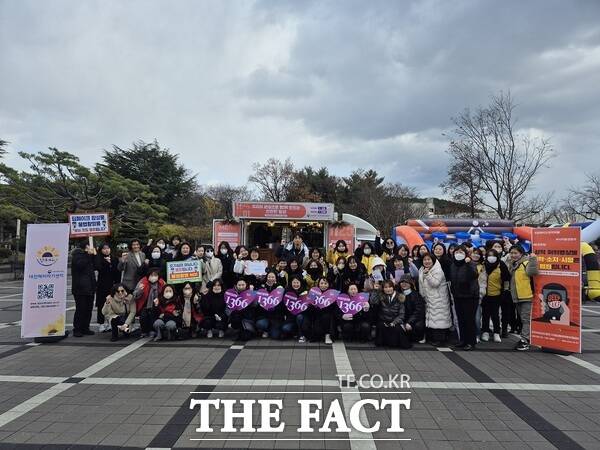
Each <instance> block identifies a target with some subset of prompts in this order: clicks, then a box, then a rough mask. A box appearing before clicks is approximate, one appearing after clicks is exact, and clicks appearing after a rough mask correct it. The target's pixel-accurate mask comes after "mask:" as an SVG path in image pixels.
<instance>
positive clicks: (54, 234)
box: [21, 223, 70, 338]
mask: <svg viewBox="0 0 600 450" xmlns="http://www.w3.org/2000/svg"><path fill="white" fill-rule="evenodd" d="M69 230H70V227H69V224H68V223H52V224H31V225H27V245H26V247H25V272H24V276H23V308H22V312H21V337H22V338H35V337H42V336H64V334H65V315H66V308H67V259H68V252H69Z"/></svg>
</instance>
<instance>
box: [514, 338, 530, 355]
mask: <svg viewBox="0 0 600 450" xmlns="http://www.w3.org/2000/svg"><path fill="white" fill-rule="evenodd" d="M515 350H518V351H521V352H523V351H527V350H529V342H527V341H526V340H524V339H521V340H520V341H519V342H517V345H515Z"/></svg>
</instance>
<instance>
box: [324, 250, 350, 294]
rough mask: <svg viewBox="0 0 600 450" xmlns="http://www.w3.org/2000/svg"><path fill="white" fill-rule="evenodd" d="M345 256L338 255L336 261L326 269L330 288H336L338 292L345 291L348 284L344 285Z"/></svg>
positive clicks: (345, 276)
mask: <svg viewBox="0 0 600 450" xmlns="http://www.w3.org/2000/svg"><path fill="white" fill-rule="evenodd" d="M346 265H347V263H346V258H345V257H344V256H340V257H339V258H338V259H337V260H336V261H335V265H334V266H332V267H330V268H329V270H328V271H327V281H329V284H330V286H331V288H332V289H336V290H338V291H340V292H345V291H347V290H348V286H349V284H348V286H346V285H345V282H346V279H347V275H346V272H347V270H346Z"/></svg>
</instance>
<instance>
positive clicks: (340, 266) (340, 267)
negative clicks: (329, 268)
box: [337, 264, 346, 270]
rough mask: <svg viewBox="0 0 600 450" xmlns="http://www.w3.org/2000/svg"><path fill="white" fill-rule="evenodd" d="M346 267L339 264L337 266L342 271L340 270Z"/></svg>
mask: <svg viewBox="0 0 600 450" xmlns="http://www.w3.org/2000/svg"><path fill="white" fill-rule="evenodd" d="M344 267H346V266H345V265H344V264H338V265H337V268H338V269H340V270H343V269H344Z"/></svg>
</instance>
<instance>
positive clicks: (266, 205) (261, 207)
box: [233, 202, 334, 222]
mask: <svg viewBox="0 0 600 450" xmlns="http://www.w3.org/2000/svg"><path fill="white" fill-rule="evenodd" d="M233 216H234V217H235V218H236V219H240V220H244V219H259V220H260V219H263V220H290V221H296V220H311V221H323V222H332V221H333V220H334V211H333V203H292V202H233Z"/></svg>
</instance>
